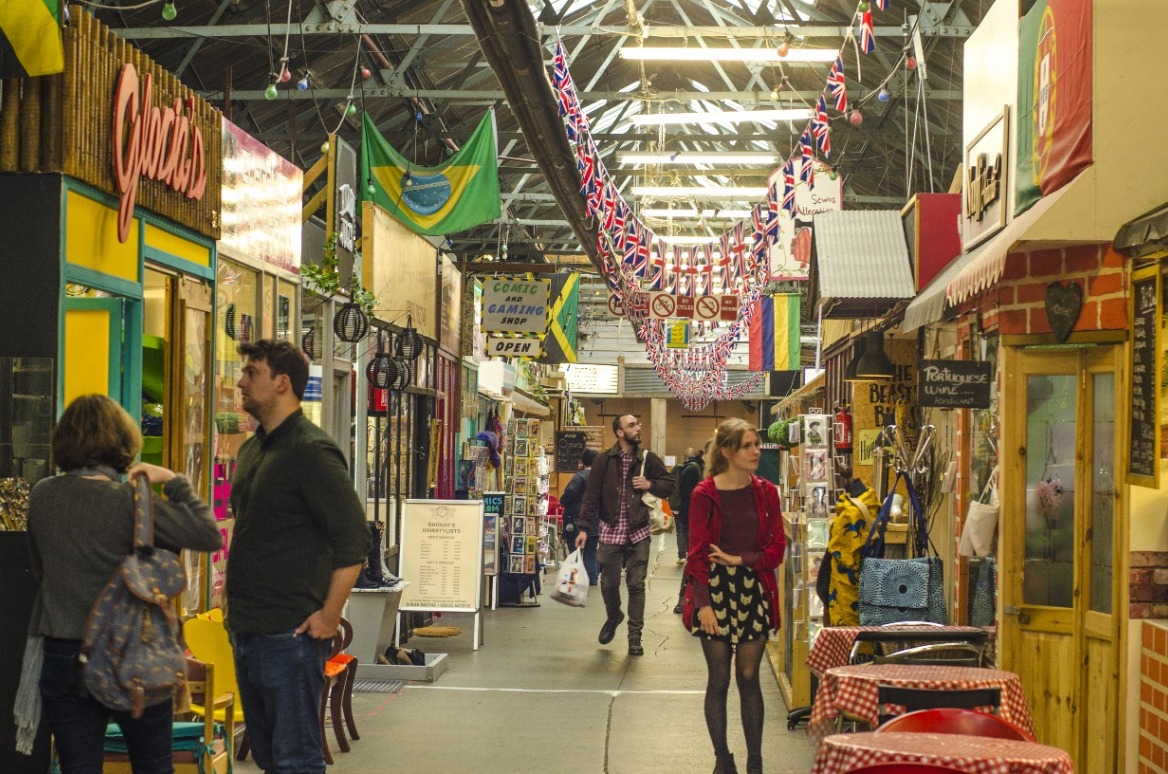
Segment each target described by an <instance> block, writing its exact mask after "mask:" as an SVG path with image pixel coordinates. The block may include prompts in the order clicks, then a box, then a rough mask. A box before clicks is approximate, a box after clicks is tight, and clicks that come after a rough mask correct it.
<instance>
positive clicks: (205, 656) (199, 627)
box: [183, 616, 242, 716]
mask: <svg viewBox="0 0 1168 774" xmlns="http://www.w3.org/2000/svg"><path fill="white" fill-rule="evenodd" d="M183 637H184V638H185V639H186V641H187V647H188V648H190V650H191V653H193V654H194V655H195V658H197V659H198V660H199V661H206V662H209V663H211V664H214V665H215V681H216V684H217V689H218V691H219V693H227V692H230V693H232V694H234V695H236V696H239V683H238V682H237V680H236V677H235V653H234V652H233V651H232V649H231V639H230V638H229V637H228V636H227V629H226V628H225V627H224V626H223V621H222V620H219V621H215V620H212V619H211V618H206V617H202V616H196V617H195V618H190V619H188V620H187V622H186V623H184V624H183ZM241 712H242V707H241V706H239V704H238V702H237V703H236V715H237V716H238V715H239V714H240V713H241Z"/></svg>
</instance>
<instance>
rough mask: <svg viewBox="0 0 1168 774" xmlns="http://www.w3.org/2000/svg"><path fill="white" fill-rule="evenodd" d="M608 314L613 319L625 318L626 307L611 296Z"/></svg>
mask: <svg viewBox="0 0 1168 774" xmlns="http://www.w3.org/2000/svg"><path fill="white" fill-rule="evenodd" d="M608 313H609V314H611V315H612V316H613V317H624V316H625V305H624V303H622V302H621V300H620V299H619V298H617V297H616V296H615V295H610V296H609V297H608Z"/></svg>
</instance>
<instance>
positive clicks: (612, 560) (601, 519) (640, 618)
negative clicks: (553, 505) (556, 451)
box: [576, 414, 673, 656]
mask: <svg viewBox="0 0 1168 774" xmlns="http://www.w3.org/2000/svg"><path fill="white" fill-rule="evenodd" d="M612 432H613V435H615V436H616V443H615V444H613V446H612V448H611V449H609V450H608V451H606V452H604V453H603V454H600V455H598V456H597V457H596V462H594V463H593V464H592V474H591V475H590V476H589V477H588V486H587V487H586V488H585V490H584V503H583V504H582V505H581V506H580V521H579V522H578V524H577V527H578V532H577V534H576V548H583V547H584V545H585V544H586V543H587V542H588V538H589V537H590V536H591V535H596V534H599V536H600V546H599V547H598V549H597V551H596V559H597V562H598V564H599V565H600V577H601V581H600V594H601V596H602V597H604V608H605V612H606V614H607V618H606V619H605V622H604V625H603V626H602V627H600V636H599V637H598V638H597V639H598V640H599V641H600V644H601V645H607V644H608V643H610V642H612V638H613V637H615V636H616V627H618V626H620V623H621V621H623V620H624V619H625V616H624V613H622V612H621V596H620V580H621V569H622V568H623V569H624V574H625V583H626V584H627V586H628V589H629V655H630V656H643V655H645V649H644V647H643V646H642V645H641V632H642V630H643V629H644V628H645V576H646V575H647V574H648V570H649V542H650V534H649V506H647V505H646V504H645V501H644V500H643V499H642V496H643V495H644V494H645V492H652V493H653V494H654V495H656V496H657V497H660V498H662V499H666V498H668V497H669V495H670V494H671V493H672V492H673V476H672V475H670V474H669V471H668V470H666V469H665V463H663V462H662V461H661V458H660V457H658V456H657V455H656V454H654V453H653V452H651V451H648V450H646V449H642V448H641V421H640V420H639V419H637V418H636V417H635V416H633V415H632V414H624V415H623V416H619V417H616V418H615V419H613V420H612ZM598 530H599V531H598Z"/></svg>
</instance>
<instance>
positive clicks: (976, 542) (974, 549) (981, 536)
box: [957, 466, 999, 556]
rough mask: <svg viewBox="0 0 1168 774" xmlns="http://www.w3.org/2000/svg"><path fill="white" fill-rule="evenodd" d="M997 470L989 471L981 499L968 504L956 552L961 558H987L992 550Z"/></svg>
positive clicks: (995, 515)
mask: <svg viewBox="0 0 1168 774" xmlns="http://www.w3.org/2000/svg"><path fill="white" fill-rule="evenodd" d="M997 477H998V468H997V467H996V466H995V467H994V469H993V470H991V471H990V476H989V480H988V481H986V485H985V489H983V490H982V493H981V497H980V498H978V499H977V500H974V501H973V502H971V503H970V504H969V511H968V512H967V513H966V515H965V526H964V527H962V529H961V543H960V545H959V546H958V548H957V552H958V553H959V554H961V555H962V556H989V554H990V552H991V551H993V548H994V532H995V531H996V530H997V528H998V509H999V503H998V484H997Z"/></svg>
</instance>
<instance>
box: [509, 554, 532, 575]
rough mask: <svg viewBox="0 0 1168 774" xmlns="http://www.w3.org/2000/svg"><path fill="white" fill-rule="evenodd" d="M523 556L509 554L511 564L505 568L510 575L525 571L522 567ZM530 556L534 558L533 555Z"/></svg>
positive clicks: (520, 573)
mask: <svg viewBox="0 0 1168 774" xmlns="http://www.w3.org/2000/svg"><path fill="white" fill-rule="evenodd" d="M523 558H524V557H523V554H511V564H510V566H509V567H508V568H507V571H508V572H510V573H511V574H512V575H523V574H524V572H525V570H524V567H525V566H526V565H525V564H524V561H523ZM531 558H532V559H535V557H534V556H533V557H531Z"/></svg>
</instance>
